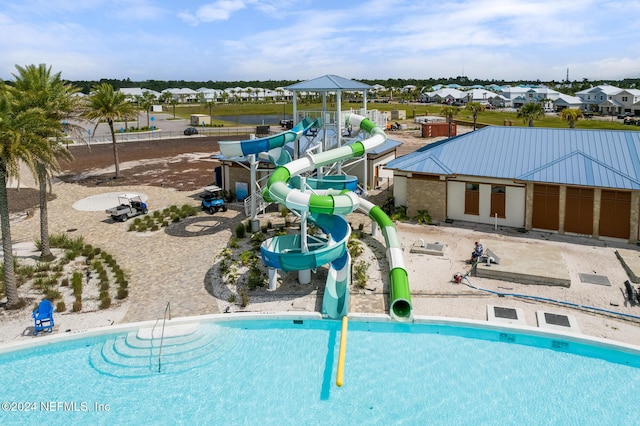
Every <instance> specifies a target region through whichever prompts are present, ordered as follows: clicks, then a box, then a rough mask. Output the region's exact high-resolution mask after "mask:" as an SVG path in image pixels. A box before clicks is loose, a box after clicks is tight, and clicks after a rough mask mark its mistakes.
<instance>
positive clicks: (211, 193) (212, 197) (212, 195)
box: [200, 185, 227, 214]
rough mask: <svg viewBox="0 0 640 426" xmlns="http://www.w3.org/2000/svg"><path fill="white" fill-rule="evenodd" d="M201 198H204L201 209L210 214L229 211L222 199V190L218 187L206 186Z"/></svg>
mask: <svg viewBox="0 0 640 426" xmlns="http://www.w3.org/2000/svg"><path fill="white" fill-rule="evenodd" d="M200 198H202V202H201V203H200V208H201V209H202V210H204V211H207V212H209V213H210V214H213V213H217V212H218V210H222V211H223V212H226V211H227V205H226V204H225V203H224V199H223V198H222V188H220V187H219V186H217V185H209V186H205V187H204V193H203V194H200Z"/></svg>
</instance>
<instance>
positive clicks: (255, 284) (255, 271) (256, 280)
mask: <svg viewBox="0 0 640 426" xmlns="http://www.w3.org/2000/svg"><path fill="white" fill-rule="evenodd" d="M264 283H265V276H264V274H263V273H262V271H261V270H260V268H258V266H257V265H256V264H254V265H253V266H252V267H251V269H250V271H249V277H248V278H247V286H248V287H249V290H255V289H257V288H259V287H262V286H264Z"/></svg>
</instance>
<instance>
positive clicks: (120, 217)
mask: <svg viewBox="0 0 640 426" xmlns="http://www.w3.org/2000/svg"><path fill="white" fill-rule="evenodd" d="M106 212H107V214H108V215H111V218H112V219H113V220H116V221H120V222H125V221H126V220H127V219H129V218H130V217H134V216H139V215H141V214H147V205H146V204H145V203H143V202H142V198H140V196H139V195H137V194H120V195H118V206H116V207H112V208H110V209H107V210H106Z"/></svg>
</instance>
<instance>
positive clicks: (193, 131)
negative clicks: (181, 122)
mask: <svg viewBox="0 0 640 426" xmlns="http://www.w3.org/2000/svg"><path fill="white" fill-rule="evenodd" d="M197 134H198V129H196V128H195V127H187V128H186V129H184V135H185V136H191V135H197Z"/></svg>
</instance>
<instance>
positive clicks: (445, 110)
mask: <svg viewBox="0 0 640 426" xmlns="http://www.w3.org/2000/svg"><path fill="white" fill-rule="evenodd" d="M459 111H460V108H459V107H457V106H453V105H443V107H442V108H441V109H440V115H444V116H445V117H447V123H449V126H447V127H448V129H447V137H449V138H450V137H451V125H452V124H453V116H454V115H456V114H457V113H458V112H459Z"/></svg>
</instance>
